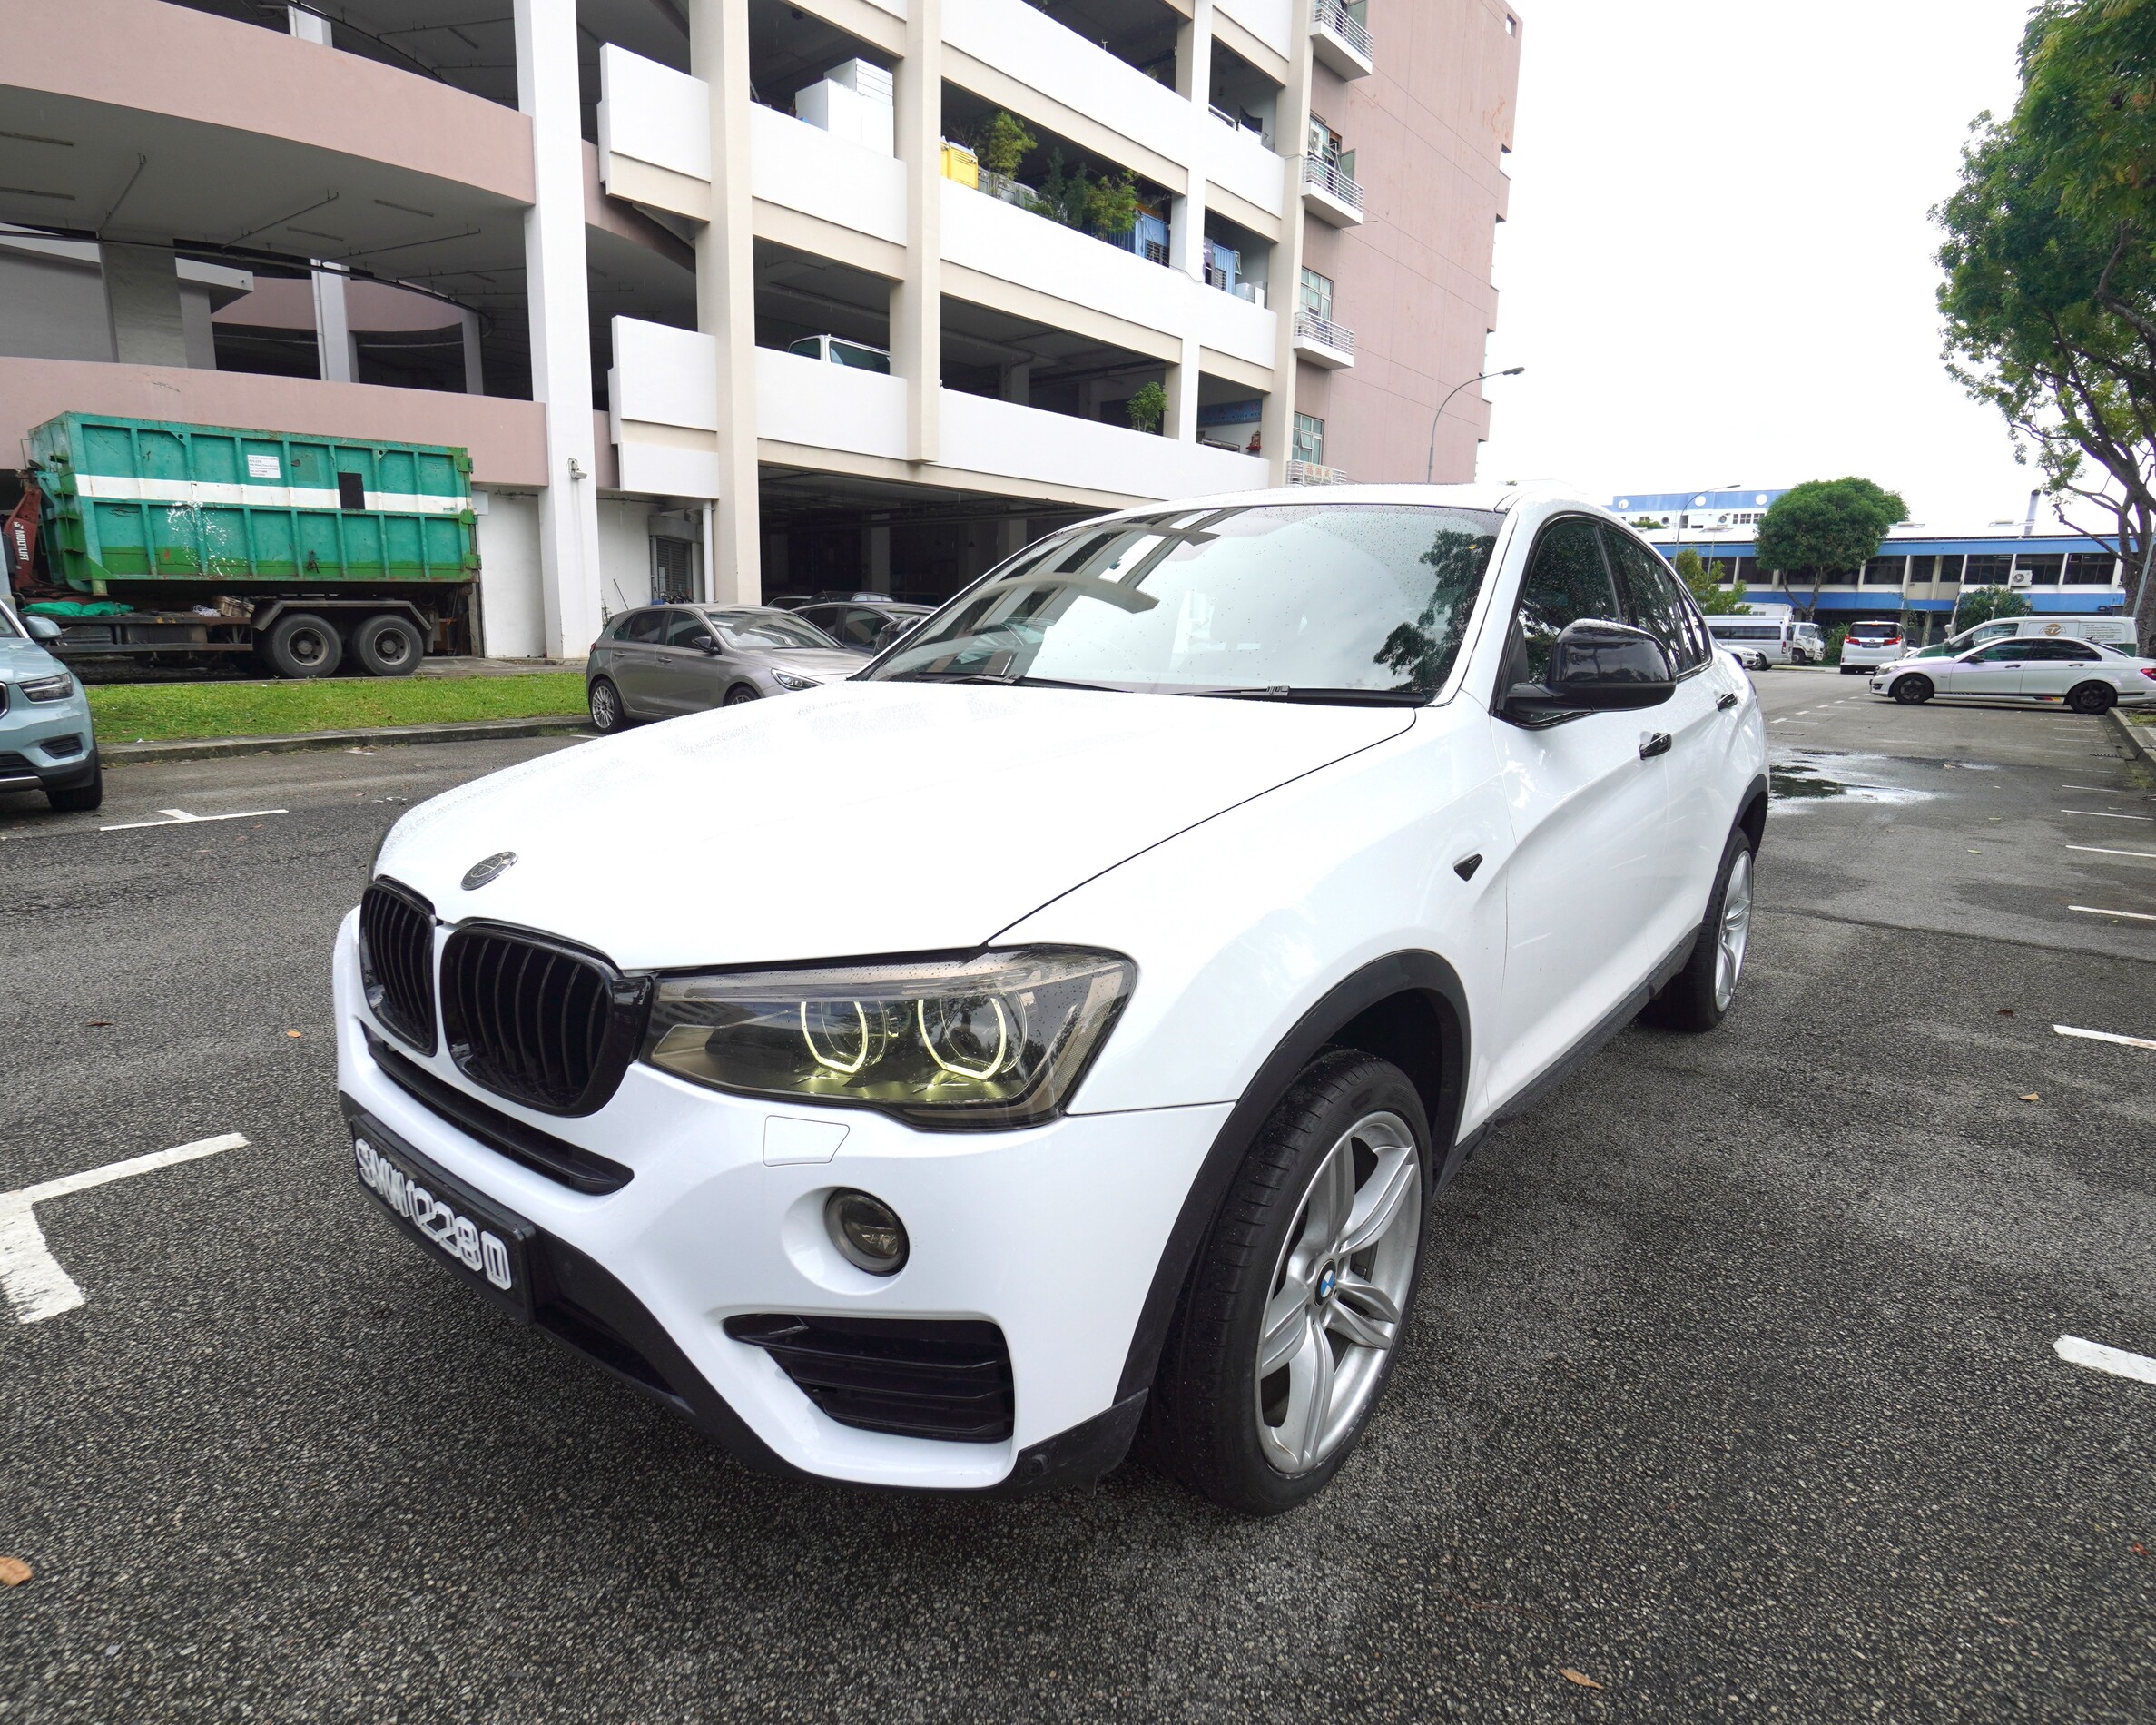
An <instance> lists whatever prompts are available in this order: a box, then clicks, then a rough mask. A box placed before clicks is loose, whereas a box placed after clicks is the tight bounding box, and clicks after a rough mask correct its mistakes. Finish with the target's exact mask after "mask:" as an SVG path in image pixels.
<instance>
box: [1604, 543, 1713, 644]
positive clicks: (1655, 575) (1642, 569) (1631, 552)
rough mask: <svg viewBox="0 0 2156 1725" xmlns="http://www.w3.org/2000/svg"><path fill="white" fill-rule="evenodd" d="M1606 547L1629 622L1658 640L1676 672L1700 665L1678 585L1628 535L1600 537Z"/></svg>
mask: <svg viewBox="0 0 2156 1725" xmlns="http://www.w3.org/2000/svg"><path fill="white" fill-rule="evenodd" d="M1602 537H1603V539H1604V540H1605V541H1606V542H1607V543H1608V545H1609V547H1610V563H1611V564H1612V565H1613V566H1614V567H1615V568H1616V570H1617V574H1618V578H1619V580H1620V581H1622V582H1623V583H1624V588H1625V596H1626V598H1627V599H1629V601H1630V603H1631V610H1632V621H1633V623H1634V624H1636V625H1637V626H1639V627H1640V628H1642V629H1645V630H1646V631H1647V632H1648V634H1649V635H1651V636H1654V638H1655V639H1656V640H1658V641H1659V642H1660V643H1661V644H1662V646H1663V648H1664V649H1665V650H1666V651H1667V652H1668V653H1669V663H1670V665H1672V666H1673V667H1674V668H1675V669H1677V670H1679V671H1688V670H1689V669H1690V668H1691V667H1692V666H1693V665H1698V663H1699V662H1700V655H1699V654H1698V651H1697V649H1696V648H1695V647H1694V646H1693V643H1692V629H1691V609H1692V607H1691V603H1690V601H1689V600H1688V598H1687V597H1686V596H1685V593H1684V589H1683V586H1682V584H1681V583H1680V582H1679V580H1678V579H1677V577H1675V576H1674V575H1672V574H1670V573H1669V570H1667V569H1665V568H1664V567H1662V560H1661V558H1659V557H1657V556H1655V554H1654V553H1653V552H1651V551H1649V549H1648V548H1647V547H1645V546H1643V545H1641V544H1640V543H1639V540H1637V539H1635V538H1632V537H1630V536H1629V535H1628V534H1623V533H1611V532H1609V531H1608V530H1607V529H1605V530H1604V532H1603V535H1602Z"/></svg>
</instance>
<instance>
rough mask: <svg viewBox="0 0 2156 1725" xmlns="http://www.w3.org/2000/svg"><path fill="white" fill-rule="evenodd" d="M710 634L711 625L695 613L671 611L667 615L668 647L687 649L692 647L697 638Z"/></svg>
mask: <svg viewBox="0 0 2156 1725" xmlns="http://www.w3.org/2000/svg"><path fill="white" fill-rule="evenodd" d="M710 633H711V625H710V624H708V623H706V622H705V621H704V619H703V618H702V617H701V616H697V614H696V613H695V612H694V611H669V612H667V613H666V645H667V646H673V647H685V646H690V645H692V644H693V643H694V640H695V638H696V636H700V635H709V634H710Z"/></svg>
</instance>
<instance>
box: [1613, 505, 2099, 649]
mask: <svg viewBox="0 0 2156 1725" xmlns="http://www.w3.org/2000/svg"><path fill="white" fill-rule="evenodd" d="M1781 495H1782V491H1781V490H1778V489H1768V488H1722V489H1717V490H1699V491H1655V492H1646V491H1633V492H1626V493H1622V494H1619V496H1616V497H1613V498H1610V509H1611V510H1612V512H1614V513H1615V514H1618V515H1620V516H1622V517H1624V518H1625V519H1626V520H1628V521H1630V522H1634V523H1636V524H1647V523H1651V524H1652V525H1641V526H1640V531H1641V533H1642V534H1643V535H1644V536H1645V537H1647V538H1648V539H1649V540H1650V541H1651V542H1652V543H1653V544H1654V546H1655V547H1656V548H1657V549H1659V551H1660V552H1661V553H1662V555H1663V556H1664V557H1675V556H1676V555H1677V553H1678V551H1679V549H1681V548H1684V547H1690V548H1691V549H1692V550H1694V551H1696V552H1698V555H1699V557H1700V559H1701V561H1703V562H1704V563H1706V564H1707V566H1708V567H1709V568H1711V569H1712V570H1713V571H1714V572H1715V574H1716V576H1717V577H1718V579H1720V580H1721V581H1723V582H1724V583H1728V582H1730V581H1742V582H1743V583H1744V584H1745V587H1746V596H1747V598H1748V599H1749V600H1750V601H1751V602H1752V603H1753V604H1754V605H1756V606H1760V607H1761V608H1776V609H1778V608H1780V607H1782V606H1789V607H1791V608H1792V609H1794V610H1796V611H1797V612H1800V613H1806V614H1809V615H1813V616H1817V617H1818V618H1819V620H1820V621H1822V622H1832V623H1853V622H1855V621H1856V620H1857V619H1859V618H1863V617H1880V618H1885V617H1895V618H1899V619H1901V620H1902V621H1903V623H1904V625H1905V626H1906V627H1908V628H1909V629H1910V630H1911V631H1912V633H1913V634H1914V635H1915V636H1916V637H1917V638H1919V639H1925V640H1929V639H1934V638H1936V637H1938V636H1942V635H1944V634H1945V633H1946V632H1947V625H1948V622H1949V620H1950V619H1951V618H1952V616H1953V615H1954V606H1955V604H1956V603H1957V602H1958V601H1959V599H1960V597H1961V595H1962V594H1963V593H1964V592H1965V591H1967V590H1968V589H1969V588H1972V587H1986V586H2003V587H2011V588H2012V589H2013V591H2015V592H2017V593H2019V594H2020V595H2021V596H2023V598H2025V599H2027V600H2028V602H2029V606H2030V608H2031V609H2032V610H2033V611H2036V612H2040V613H2041V612H2046V611H2052V612H2065V613H2070V614H2073V615H2077V616H2112V615H2116V614H2119V613H2121V612H2123V611H2124V610H2125V608H2126V587H2125V583H2124V581H2123V579H2122V570H2121V567H2120V564H2119V558H2118V553H2117V549H2116V547H2115V544H2114V543H2113V542H2110V541H2106V540H2103V539H2099V538H2095V537H2092V536H2090V535H2087V534H2080V533H2041V532H2037V531H2034V530H2033V523H2031V524H2029V525H2028V526H2026V527H2024V526H2022V525H2018V524H2017V525H2014V526H2007V525H2004V524H2001V523H1994V524H1993V525H1992V526H1991V527H1988V528H1987V529H1985V530H1983V531H1979V532H1974V533H1940V532H1934V531H1931V530H1929V529H1927V528H1925V527H1922V526H1919V525H1916V524H1914V523H1912V524H1906V525H1905V526H1902V527H1895V529H1894V530H1893V531H1892V532H1890V533H1889V534H1888V535H1887V536H1886V540H1885V543H1884V544H1883V545H1881V546H1880V547H1879V555H1878V556H1877V557H1873V558H1872V559H1871V560H1870V561H1869V562H1867V563H1866V565H1865V566H1864V567H1863V568H1862V569H1852V570H1850V571H1849V572H1848V574H1847V575H1846V577H1843V578H1842V579H1840V580H1837V581H1831V582H1823V583H1821V584H1820V586H1819V589H1818V592H1817V594H1816V596H1815V595H1814V593H1813V591H1812V589H1811V587H1810V586H1809V585H1808V584H1806V583H1802V582H1800V583H1799V584H1798V585H1797V587H1796V588H1795V589H1794V590H1791V589H1790V588H1788V587H1786V586H1783V585H1782V581H1781V578H1780V577H1778V576H1777V575H1776V574H1775V573H1774V572H1772V571H1768V572H1766V573H1762V572H1761V570H1760V568H1759V562H1758V547H1757V545H1756V544H1755V542H1754V535H1755V533H1756V531H1757V522H1758V520H1759V518H1760V517H1761V516H1763V515H1765V514H1766V513H1767V509H1768V508H1769V507H1771V505H1772V504H1773V502H1774V500H1775V499H1776V498H1778V497H1780V496H1781Z"/></svg>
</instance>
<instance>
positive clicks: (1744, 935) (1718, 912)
mask: <svg viewBox="0 0 2156 1725" xmlns="http://www.w3.org/2000/svg"><path fill="white" fill-rule="evenodd" d="M1740 859H1741V862H1740ZM1740 867H1741V869H1742V870H1743V881H1744V887H1743V909H1742V921H1741V925H1740V926H1739V928H1738V931H1737V958H1736V963H1735V965H1734V967H1733V974H1731V976H1730V978H1729V986H1728V993H1727V994H1724V993H1723V991H1721V988H1720V985H1719V978H1720V974H1721V955H1722V941H1721V939H1720V934H1721V931H1722V929H1723V922H1724V920H1725V916H1726V913H1727V912H1728V909H1729V900H1730V891H1729V885H1730V882H1731V879H1732V878H1733V877H1734V876H1736V874H1737V873H1738V869H1739V868H1740ZM1751 885H1752V839H1751V834H1749V833H1747V832H1746V831H1745V830H1744V828H1742V827H1741V826H1740V827H1738V829H1737V830H1736V831H1735V832H1734V833H1730V834H1729V843H1728V844H1727V845H1726V846H1724V847H1723V850H1722V866H1721V867H1720V868H1719V869H1718V870H1717V871H1716V872H1715V877H1714V891H1713V892H1711V893H1709V894H1708V900H1707V915H1706V917H1705V919H1704V920H1703V921H1702V922H1701V923H1700V925H1699V938H1698V940H1697V941H1694V942H1693V943H1692V956H1691V957H1690V958H1688V959H1687V960H1686V961H1685V967H1684V969H1683V970H1681V971H1678V973H1677V974H1676V975H1675V976H1673V977H1671V978H1670V979H1669V981H1667V982H1666V983H1664V984H1663V985H1662V991H1661V992H1660V993H1659V994H1657V995H1656V996H1655V997H1654V1000H1653V1002H1652V1003H1651V1004H1650V1005H1649V1008H1648V1012H1647V1015H1648V1017H1649V1019H1650V1020H1653V1021H1654V1022H1655V1023H1657V1024H1659V1025H1661V1026H1663V1027H1664V1028H1665V1029H1667V1030H1688V1031H1693V1032H1698V1031H1701V1030H1713V1029H1714V1028H1715V1026H1716V1025H1718V1024H1719V1023H1720V1022H1721V1021H1722V1020H1724V1019H1725V1018H1727V1017H1728V1014H1729V1009H1730V1008H1731V1007H1732V1006H1734V1005H1735V1004H1736V1003H1737V988H1738V983H1739V982H1740V981H1742V980H1743V976H1744V960H1745V952H1746V950H1747V946H1748V944H1749V936H1750V933H1751V914H1752V891H1751Z"/></svg>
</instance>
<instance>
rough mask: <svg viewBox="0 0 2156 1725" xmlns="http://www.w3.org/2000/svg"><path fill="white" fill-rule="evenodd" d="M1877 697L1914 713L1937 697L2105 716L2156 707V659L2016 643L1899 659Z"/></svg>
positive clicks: (2084, 646) (2022, 639)
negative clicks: (2114, 708)
mask: <svg viewBox="0 0 2156 1725" xmlns="http://www.w3.org/2000/svg"><path fill="white" fill-rule="evenodd" d="M1872 693H1873V694H1874V695H1885V696H1887V697H1889V698H1890V699H1893V700H1895V701H1899V702H1901V703H1902V704H1903V705H1905V706H1915V705H1919V704H1921V703H1923V702H1925V701H1929V700H1931V699H1932V698H1933V697H1934V696H1938V697H1941V698H1943V699H1947V700H1960V701H2015V702H2020V703H2023V704H2024V705H2029V706H2059V705H2064V706H2067V707H2071V708H2072V710H2073V711H2074V712H2076V713H2102V712H2104V711H2106V710H2108V709H2109V708H2111V707H2112V706H2145V705H2149V704H2150V703H2151V702H2156V659H2137V658H2134V657H2132V656H2131V655H2128V654H2124V653H2114V652H2112V651H2110V650H2109V649H2107V648H2104V647H2100V646H2092V645H2091V644H2090V643H2089V642H2086V641H2070V640H2065V639H2061V638H2056V637H2047V636H2031V635H2023V636H2010V637H2009V638H2007V639H2006V640H2003V641H1994V642H1992V643H1991V644H1990V645H1989V646H1980V647H1975V648H1973V649H1972V650H1970V651H1969V652H1967V653H1964V654H1962V655H1960V656H1959V657H1956V658H1952V659H1915V658H1909V659H1900V660H1897V661H1895V663H1894V664H1892V665H1885V666H1883V667H1882V668H1881V669H1880V670H1879V671H1878V672H1877V673H1876V674H1875V675H1874V676H1873V678H1872Z"/></svg>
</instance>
